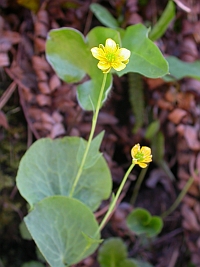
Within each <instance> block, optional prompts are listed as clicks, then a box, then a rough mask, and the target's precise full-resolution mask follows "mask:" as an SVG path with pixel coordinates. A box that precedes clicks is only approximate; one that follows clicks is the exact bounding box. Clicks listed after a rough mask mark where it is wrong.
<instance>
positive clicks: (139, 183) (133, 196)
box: [130, 165, 149, 206]
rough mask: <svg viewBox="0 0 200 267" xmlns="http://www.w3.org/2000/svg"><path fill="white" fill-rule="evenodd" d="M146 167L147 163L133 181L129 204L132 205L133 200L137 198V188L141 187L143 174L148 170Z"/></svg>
mask: <svg viewBox="0 0 200 267" xmlns="http://www.w3.org/2000/svg"><path fill="white" fill-rule="evenodd" d="M148 167H149V165H148V166H147V167H146V168H145V169H142V170H141V172H140V175H139V177H138V179H137V181H136V183H135V187H134V189H133V195H132V197H131V200H130V204H131V205H132V206H133V205H134V204H135V201H136V199H137V196H138V193H139V190H140V187H141V184H142V182H143V180H144V177H145V174H146V172H147V170H148Z"/></svg>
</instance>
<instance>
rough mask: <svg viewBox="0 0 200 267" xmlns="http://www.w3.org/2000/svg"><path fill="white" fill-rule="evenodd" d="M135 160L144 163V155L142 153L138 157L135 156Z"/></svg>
mask: <svg viewBox="0 0 200 267" xmlns="http://www.w3.org/2000/svg"><path fill="white" fill-rule="evenodd" d="M135 158H136V159H137V160H138V161H142V160H144V154H143V153H142V152H138V153H137V154H136V155H135Z"/></svg>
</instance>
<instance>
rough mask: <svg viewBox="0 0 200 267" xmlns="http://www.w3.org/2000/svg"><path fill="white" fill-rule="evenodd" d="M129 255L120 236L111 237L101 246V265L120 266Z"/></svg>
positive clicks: (106, 266) (99, 256)
mask: <svg viewBox="0 0 200 267" xmlns="http://www.w3.org/2000/svg"><path fill="white" fill-rule="evenodd" d="M126 257H127V249H126V246H125V245H124V243H123V241H122V240H121V239H120V238H109V239H108V240H106V241H105V242H104V243H103V244H102V245H101V247H100V249H99V253H98V262H99V264H100V266H101V267H110V266H112V267H119V264H120V262H121V261H123V260H125V259H126Z"/></svg>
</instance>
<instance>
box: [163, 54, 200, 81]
mask: <svg viewBox="0 0 200 267" xmlns="http://www.w3.org/2000/svg"><path fill="white" fill-rule="evenodd" d="M166 59H167V61H168V63H169V72H170V75H167V76H165V77H163V79H164V80H166V81H173V80H179V79H182V78H184V77H190V78H194V79H197V80H200V61H199V60H197V61H194V62H185V61H182V60H180V59H178V58H176V57H173V56H170V57H167V58H166Z"/></svg>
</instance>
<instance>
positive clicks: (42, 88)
mask: <svg viewBox="0 0 200 267" xmlns="http://www.w3.org/2000/svg"><path fill="white" fill-rule="evenodd" d="M38 88H39V90H40V92H41V93H42V94H46V95H48V94H50V93H51V91H50V88H49V85H48V83H47V82H39V83H38Z"/></svg>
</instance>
